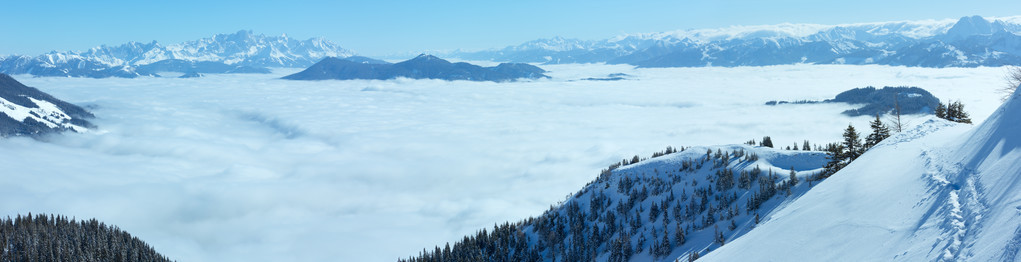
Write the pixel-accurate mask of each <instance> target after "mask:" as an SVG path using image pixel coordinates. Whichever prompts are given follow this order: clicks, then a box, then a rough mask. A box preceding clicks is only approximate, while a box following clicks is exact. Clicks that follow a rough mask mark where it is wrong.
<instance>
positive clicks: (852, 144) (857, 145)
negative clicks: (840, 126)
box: [844, 124, 865, 161]
mask: <svg viewBox="0 0 1021 262" xmlns="http://www.w3.org/2000/svg"><path fill="white" fill-rule="evenodd" d="M864 150H865V149H864V148H863V147H862V144H861V138H860V136H859V135H858V132H857V131H855V130H854V126H852V125H850V124H848V125H847V129H844V154H845V158H846V159H847V160H848V161H854V160H855V159H857V158H858V157H859V156H861V154H862V153H863V152H864Z"/></svg>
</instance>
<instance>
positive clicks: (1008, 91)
mask: <svg viewBox="0 0 1021 262" xmlns="http://www.w3.org/2000/svg"><path fill="white" fill-rule="evenodd" d="M1005 78H1006V79H1005V80H1006V81H1007V84H1006V85H1005V86H1004V87H1003V88H1002V89H1000V94H1002V95H1003V97H1002V99H1003V101H1007V99H1008V98H1010V96H1011V95H1013V94H1014V90H1016V89H1017V86H1018V85H1021V66H1010V67H1007V76H1006V77H1005Z"/></svg>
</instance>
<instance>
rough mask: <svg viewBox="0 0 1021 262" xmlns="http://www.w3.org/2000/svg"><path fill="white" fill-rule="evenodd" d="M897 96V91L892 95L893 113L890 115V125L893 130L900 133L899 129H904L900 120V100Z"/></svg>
mask: <svg viewBox="0 0 1021 262" xmlns="http://www.w3.org/2000/svg"><path fill="white" fill-rule="evenodd" d="M898 96H900V94H899V93H898V94H895V95H893V112H891V113H893V114H892V115H891V116H890V122H891V123H890V127H892V128H893V130H894V131H895V132H897V133H900V132H901V131H904V123H903V122H901V121H900V102H899V99H897V97H898Z"/></svg>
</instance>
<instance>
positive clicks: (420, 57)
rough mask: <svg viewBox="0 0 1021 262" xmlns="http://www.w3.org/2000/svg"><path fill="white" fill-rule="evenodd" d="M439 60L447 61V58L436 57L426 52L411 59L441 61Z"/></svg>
mask: <svg viewBox="0 0 1021 262" xmlns="http://www.w3.org/2000/svg"><path fill="white" fill-rule="evenodd" d="M439 60H442V61H447V60H443V59H442V58H439V57H436V56H434V55H429V54H425V53H422V54H419V55H418V56H416V57H415V58H412V59H411V60H409V61H439Z"/></svg>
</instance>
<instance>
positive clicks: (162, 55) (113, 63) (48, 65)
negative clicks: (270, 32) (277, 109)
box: [0, 30, 353, 78]
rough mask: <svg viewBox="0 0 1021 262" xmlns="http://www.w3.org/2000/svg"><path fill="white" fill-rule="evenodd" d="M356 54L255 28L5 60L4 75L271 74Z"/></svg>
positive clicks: (0, 68)
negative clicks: (180, 40)
mask: <svg viewBox="0 0 1021 262" xmlns="http://www.w3.org/2000/svg"><path fill="white" fill-rule="evenodd" d="M352 55H353V53H352V52H351V51H349V50H347V49H344V48H341V47H340V46H339V45H337V44H335V43H333V42H330V41H328V40H326V39H324V38H311V39H308V40H304V41H301V40H296V39H293V38H290V37H287V36H286V35H282V36H266V35H263V34H258V35H257V34H254V33H252V31H244V30H242V31H238V32H236V33H233V34H216V35H213V36H212V37H209V38H203V39H199V40H194V41H188V42H183V43H178V44H171V45H166V46H164V45H161V44H159V43H157V42H156V41H152V42H150V43H139V42H128V43H125V44H121V45H117V46H107V45H102V46H98V47H94V48H92V49H89V50H86V51H83V52H76V51H68V52H55V51H54V52H50V53H47V54H43V55H39V56H35V57H32V56H18V55H12V56H7V57H3V58H0V73H7V74H32V75H35V76H73V77H96V78H102V77H137V76H143V75H156V74H157V73H159V72H166V71H172V72H181V73H188V72H192V71H194V72H197V73H268V72H269V70H268V69H266V67H307V66H309V65H312V64H314V63H315V62H317V61H319V60H321V59H322V58H324V57H348V56H352Z"/></svg>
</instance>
